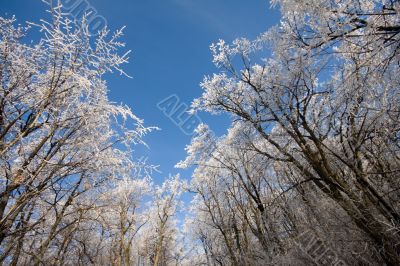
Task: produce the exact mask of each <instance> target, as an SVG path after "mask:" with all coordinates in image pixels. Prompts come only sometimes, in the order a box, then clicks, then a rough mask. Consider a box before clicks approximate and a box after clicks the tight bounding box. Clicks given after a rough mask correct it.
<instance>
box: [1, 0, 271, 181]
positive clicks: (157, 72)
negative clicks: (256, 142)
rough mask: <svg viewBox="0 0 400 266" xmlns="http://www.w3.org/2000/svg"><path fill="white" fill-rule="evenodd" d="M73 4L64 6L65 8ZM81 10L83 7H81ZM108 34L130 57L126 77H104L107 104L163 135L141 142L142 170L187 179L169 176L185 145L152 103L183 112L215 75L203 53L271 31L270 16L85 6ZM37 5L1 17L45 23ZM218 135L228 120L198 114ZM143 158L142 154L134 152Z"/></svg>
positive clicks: (226, 1)
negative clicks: (150, 167) (178, 106)
mask: <svg viewBox="0 0 400 266" xmlns="http://www.w3.org/2000/svg"><path fill="white" fill-rule="evenodd" d="M68 1H73V2H75V0H65V1H62V2H68ZM82 2H83V0H82ZM87 2H89V3H90V4H91V5H92V6H93V7H94V8H95V10H96V12H97V14H99V15H101V16H103V17H104V18H105V19H106V21H107V25H108V26H109V27H110V28H111V29H117V28H120V27H122V26H126V29H125V37H124V41H125V42H126V43H127V49H130V50H132V52H133V53H132V56H131V60H130V63H129V64H128V65H126V66H125V70H126V72H127V73H128V74H129V75H131V76H132V77H133V78H132V79H128V78H126V77H123V76H119V75H118V74H115V75H112V76H107V81H108V85H109V90H110V98H111V100H113V101H115V102H118V103H120V102H122V103H124V104H127V105H128V106H130V107H131V108H132V109H133V111H134V113H135V114H136V115H137V116H139V117H140V118H143V119H144V120H145V123H146V125H149V126H150V125H155V126H158V127H160V128H161V129H162V130H161V131H159V132H155V133H152V134H150V135H149V136H147V137H146V139H145V140H146V142H147V143H148V144H149V146H150V150H149V151H147V152H146V153H147V156H148V158H149V162H150V163H152V164H156V165H160V168H159V169H160V170H161V172H162V173H160V174H155V175H154V177H153V178H154V180H155V181H156V182H160V181H161V180H162V179H163V178H164V177H165V176H168V174H169V173H171V174H175V173H181V176H182V177H184V178H187V179H189V178H190V175H191V172H190V170H188V171H182V170H179V169H175V168H174V165H175V164H176V163H177V162H178V161H180V160H182V159H184V158H185V151H184V148H185V146H186V145H187V144H188V143H189V142H190V139H191V137H190V136H187V135H185V134H184V133H182V131H181V130H180V129H179V127H177V126H176V125H175V124H174V123H173V122H171V120H170V119H169V118H168V117H166V116H165V115H164V114H163V113H162V112H161V111H160V110H159V109H158V108H157V103H158V102H160V101H161V100H163V99H164V98H166V97H168V96H169V95H171V94H176V95H177V96H178V97H179V98H180V100H181V102H183V103H186V104H188V105H190V103H191V101H192V100H193V99H194V98H196V97H198V96H200V95H201V89H200V87H199V83H200V82H201V80H202V79H203V76H204V75H209V74H212V73H214V72H215V71H217V69H216V68H215V67H214V65H213V64H212V58H211V53H210V51H209V46H210V44H211V43H213V42H215V41H217V40H218V39H225V40H226V41H228V42H230V41H232V40H233V39H235V38H237V37H248V38H254V37H256V36H257V35H258V34H259V33H261V32H263V31H265V30H266V29H267V28H269V27H271V26H273V25H275V24H277V23H278V19H279V14H278V11H277V10H274V9H270V7H269V1H267V0H252V1H244V0H141V1H139V0H113V1H109V0H89V1H87ZM46 8H47V6H46V4H44V3H42V2H41V0H0V15H1V16H11V15H16V17H17V19H18V22H19V23H21V24H23V23H24V22H25V21H34V22H38V21H39V19H40V18H43V17H45V16H47V14H46V12H45V9H46ZM200 118H201V119H202V121H203V122H205V123H208V124H210V125H211V127H212V129H214V130H215V131H216V133H217V134H224V133H225V130H226V128H227V127H228V125H229V119H228V118H227V117H216V116H209V115H206V114H200ZM140 152H143V151H140Z"/></svg>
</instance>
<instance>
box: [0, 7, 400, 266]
mask: <svg viewBox="0 0 400 266" xmlns="http://www.w3.org/2000/svg"><path fill="white" fill-rule="evenodd" d="M49 1H51V0H47V1H45V2H49ZM64 2H65V3H68V2H71V1H61V0H58V1H55V0H54V1H52V3H51V5H47V6H46V8H44V9H43V10H42V12H41V13H42V14H41V17H42V18H43V19H40V20H37V21H29V22H25V21H26V19H25V18H19V17H16V16H13V14H9V13H8V14H5V12H1V14H0V83H1V84H0V86H1V87H0V165H1V166H0V262H1V265H124V266H128V265H138V266H141V265H143V266H144V265H146V266H147V265H152V266H169V265H171V266H172V265H176V266H178V265H183V266H184V265H188V266H200V265H208V266H228V265H233V266H242V265H243V266H253V265H254V266H256V265H260V266H264V265H293V266H297V265H299V266H302V265H304V266H307V265H318V266H322V265H332V266H333V265H335V266H344V265H348V266H351V265H360V266H363V265H387V266H396V265H400V72H399V70H400V2H399V1H398V0H363V1H356V0H271V1H270V2H268V3H265V4H266V9H268V8H270V9H274V10H275V11H276V12H278V13H279V21H278V23H276V25H275V26H272V27H269V28H267V29H265V31H263V32H259V33H258V37H256V38H253V39H249V38H244V37H241V36H236V39H235V40H234V41H233V42H231V41H229V42H228V41H224V40H223V39H220V40H218V39H217V40H215V42H214V43H212V44H211V43H210V44H209V45H210V46H209V47H205V48H206V49H209V50H211V56H210V58H211V60H212V63H213V64H214V74H211V75H205V74H204V72H202V70H201V69H195V71H196V72H198V74H200V75H203V76H204V79H203V80H197V81H196V82H197V84H200V85H199V86H198V88H197V90H198V95H200V96H199V97H197V98H194V99H192V103H191V105H190V106H189V108H188V115H196V114H203V113H205V114H209V115H210V116H211V117H215V118H216V117H220V116H224V117H227V119H228V120H229V126H228V127H226V128H224V132H225V133H224V134H216V133H215V132H214V129H213V127H212V126H211V125H209V124H207V123H198V124H196V125H195V126H196V127H195V129H194V135H193V136H192V137H191V141H190V142H188V143H186V148H185V153H186V158H184V157H183V158H181V160H180V161H179V160H178V161H176V165H175V167H176V169H186V170H189V171H190V173H191V175H190V176H182V175H180V174H178V172H176V173H162V174H163V175H164V176H165V178H164V180H162V182H159V181H156V180H154V179H153V175H154V173H156V172H157V171H158V169H157V168H158V166H157V165H156V164H153V163H152V160H151V154H152V152H153V150H152V147H151V145H148V144H147V142H146V140H145V139H146V137H147V136H148V135H151V134H155V132H157V134H158V136H160V138H162V135H163V131H162V128H161V130H160V129H159V128H158V125H157V124H156V125H149V124H148V123H146V122H145V121H146V117H141V116H140V115H137V113H136V112H134V111H132V110H134V109H135V107H134V106H128V105H126V104H125V103H116V102H114V101H112V100H110V98H109V93H110V92H112V91H113V90H114V88H113V87H112V86H109V85H108V84H109V83H108V79H109V77H110V76H113V75H118V76H120V75H122V76H123V77H122V79H130V78H131V76H133V77H132V78H133V79H135V75H136V73H130V72H129V71H127V70H126V65H127V64H128V60H129V57H130V48H131V47H130V44H129V43H125V42H124V34H125V30H126V29H124V28H121V29H119V30H116V31H112V30H110V29H109V28H108V27H104V28H101V29H99V30H98V32H97V34H93V33H92V32H90V30H89V27H90V25H89V23H90V16H91V14H90V12H88V13H86V14H83V15H82V18H81V19H79V20H78V19H74V18H72V17H71V15H70V14H68V13H67V12H64V11H65V9H64V7H63V5H64V4H65V3H64ZM265 2H267V1H265ZM91 3H92V4H93V5H95V4H96V2H95V1H91ZM4 4H5V1H3V0H1V1H0V5H4ZM225 5H229V2H225ZM246 5H252V3H251V1H249V2H248V3H246ZM42 6H44V5H42ZM46 9H47V12H46ZM265 12H267V10H266V11H265ZM266 16H267V14H266ZM122 23H123V22H122ZM143 30H145V29H143ZM33 33H34V35H32V34H33ZM142 41H143V42H146V40H142ZM162 41H163V40H160V42H162ZM145 44H146V43H145ZM187 45H189V46H190V45H191V44H190V43H188V44H187ZM149 49H150V48H149ZM133 53H135V50H133ZM132 64H133V65H135V57H133V58H132ZM187 67H188V68H190V67H191V66H190V65H188V66H187ZM139 69H140V68H139ZM152 79H157V75H155V76H153V77H152ZM135 95H136V96H135V97H138V98H140V97H141V90H140V88H137V90H135ZM161 105H162V106H163V108H165V109H168V108H172V107H173V106H172V105H173V102H171V101H170V100H168V99H167V100H166V101H164V102H163V103H162V104H161ZM138 147H142V148H143V149H148V150H149V154H150V156H149V158H148V159H143V157H141V156H140V154H139V153H137V152H136V151H137V149H138ZM182 150H183V149H182ZM171 152H173V151H171ZM177 171H178V170H177ZM168 176H169V177H168ZM188 197H189V198H190V200H187V198H188Z"/></svg>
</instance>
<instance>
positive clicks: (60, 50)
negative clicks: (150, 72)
mask: <svg viewBox="0 0 400 266" xmlns="http://www.w3.org/2000/svg"><path fill="white" fill-rule="evenodd" d="M50 15H51V19H50V20H49V21H45V20H43V21H42V22H41V23H40V24H34V23H29V25H28V26H27V27H22V26H16V25H15V24H16V19H15V18H10V19H7V18H0V83H1V88H0V164H1V168H0V171H1V174H0V179H1V180H0V182H1V184H0V186H1V187H0V188H1V190H0V246H1V248H0V260H1V261H2V262H3V263H9V264H11V265H17V264H25V265H39V264H46V265H54V264H65V263H67V264H68V263H70V264H76V263H80V264H83V263H87V262H91V263H94V262H95V261H94V255H93V254H94V253H96V252H95V251H94V250H91V248H92V249H93V248H94V247H90V246H89V243H90V242H95V241H94V240H95V239H92V240H90V239H89V240H87V239H86V240H87V241H86V240H85V234H86V237H88V236H91V235H92V236H95V235H96V234H97V233H98V231H97V230H99V228H98V227H93V226H92V224H90V223H89V222H88V220H90V219H93V218H94V217H95V215H94V212H96V211H99V208H100V209H102V210H103V211H104V208H103V207H102V206H99V205H97V202H96V200H97V201H98V198H99V193H100V192H105V193H111V194H112V193H117V192H115V191H113V190H112V189H111V190H107V191H104V187H103V186H105V185H107V186H110V182H111V183H112V182H114V181H115V182H116V183H115V184H114V185H113V186H114V187H115V189H117V191H119V192H118V195H119V197H114V199H115V200H119V201H118V202H113V203H111V202H108V204H109V205H108V206H112V207H113V208H112V210H110V211H108V210H107V214H108V215H111V213H112V212H118V213H119V214H120V219H119V221H120V225H115V224H108V226H109V227H117V228H118V230H119V234H120V235H119V238H118V241H119V242H118V244H115V245H116V246H118V249H119V255H118V256H119V258H120V257H124V259H125V260H127V259H128V257H129V256H128V253H129V247H128V245H129V243H130V241H131V238H132V232H131V231H132V230H133V231H134V230H137V228H134V229H132V227H133V226H134V225H133V224H134V223H136V222H137V221H136V220H135V218H133V213H134V210H135V207H136V206H137V205H135V204H136V202H137V198H140V197H141V196H142V195H143V193H144V192H145V191H146V189H144V188H143V190H141V188H142V187H139V186H137V188H136V189H138V190H141V191H126V190H124V189H123V186H124V185H123V184H121V182H122V181H118V182H117V180H120V179H123V180H126V182H132V184H131V185H132V186H133V185H135V186H136V185H138V184H141V182H144V181H141V180H138V181H137V180H134V179H135V178H140V177H139V176H137V175H135V173H137V170H138V169H139V168H142V167H143V165H142V164H141V163H140V162H139V163H138V162H136V160H135V159H134V157H133V152H132V148H133V146H134V145H136V144H143V141H142V137H143V136H144V135H145V134H146V133H148V132H149V131H151V130H152V128H147V127H145V126H144V125H143V121H142V120H140V119H139V118H137V117H136V116H135V115H134V114H133V113H132V111H131V110H130V109H129V108H128V107H127V106H123V105H116V104H114V103H112V102H110V101H109V99H108V97H107V86H106V82H105V80H104V79H103V75H104V74H105V73H107V72H114V71H117V72H119V73H121V74H125V73H124V71H123V70H122V68H121V67H122V65H123V64H124V63H126V62H127V60H128V54H129V52H127V53H120V50H121V48H123V47H124V43H122V42H120V41H119V38H120V37H121V36H122V34H123V32H122V30H118V31H117V32H115V33H114V34H110V32H109V30H108V29H103V30H102V31H101V32H100V33H99V35H98V37H96V38H92V37H91V36H90V34H89V32H88V27H87V23H86V20H85V19H83V20H82V22H81V23H78V22H73V21H72V20H70V19H69V18H68V17H67V16H65V15H64V14H63V13H62V11H61V6H58V7H54V8H53V9H51V10H50ZM31 28H33V29H37V30H39V34H40V36H41V38H39V40H37V41H35V42H26V38H28V37H29V31H30V30H32V29H31ZM129 189H135V188H129ZM128 205H129V206H128ZM135 226H136V224H135ZM111 231H112V230H111ZM128 231H129V232H128ZM93 252H94V253H93ZM92 253H93V254H92ZM60 260H61V261H60ZM68 261H69V262H68Z"/></svg>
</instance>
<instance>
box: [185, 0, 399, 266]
mask: <svg viewBox="0 0 400 266" xmlns="http://www.w3.org/2000/svg"><path fill="white" fill-rule="evenodd" d="M272 3H273V4H274V5H278V6H279V7H280V9H281V13H282V19H281V23H280V25H279V26H277V27H274V28H272V29H271V30H269V31H267V32H266V33H263V34H261V35H260V36H259V37H258V38H257V39H256V40H254V41H250V40H247V39H238V40H236V41H234V42H233V44H226V43H225V42H224V41H222V40H221V41H219V42H218V43H217V44H214V45H212V46H211V50H212V52H213V54H214V62H215V64H216V66H217V67H219V68H220V69H221V72H220V73H218V74H214V75H213V76H211V77H206V78H205V79H204V81H203V82H202V84H201V86H202V88H203V89H204V93H203V95H202V96H201V97H200V98H199V99H197V100H195V101H194V102H193V109H194V110H195V111H196V110H205V111H208V112H211V113H221V112H223V113H228V114H231V115H232V118H233V120H234V122H233V124H232V128H231V129H230V131H229V133H228V134H227V136H225V137H224V138H223V139H222V140H218V141H217V144H216V145H212V144H211V145H210V143H212V142H210V141H208V140H207V139H208V138H209V136H210V134H208V133H205V134H202V135H200V136H199V137H197V138H194V140H193V142H192V144H191V145H190V146H189V147H188V149H187V151H188V155H189V156H188V158H187V159H186V160H185V161H184V162H183V163H182V164H180V166H188V165H198V167H197V170H196V172H195V174H194V182H195V183H194V186H195V188H197V184H199V185H200V188H201V189H202V190H204V189H206V192H207V193H206V196H203V195H202V194H203V192H202V191H201V190H199V189H198V190H197V191H196V192H197V193H198V194H199V195H200V196H199V195H198V196H196V198H197V197H203V200H197V199H196V200H195V202H194V204H195V208H196V209H198V210H204V208H205V207H206V208H207V206H203V205H204V204H205V203H206V202H208V203H209V202H212V204H213V205H210V207H211V208H210V207H208V209H209V210H207V216H208V218H207V220H206V221H204V222H205V223H207V222H210V219H211V221H212V222H213V223H214V224H215V222H214V221H213V220H212V219H216V218H215V217H217V218H218V216H219V221H217V223H218V225H219V226H221V227H222V228H223V229H224V230H225V229H226V228H228V230H230V229H231V228H232V230H235V229H234V226H237V225H240V224H241V221H240V222H239V221H235V222H234V226H233V225H226V223H228V222H229V221H230V220H232V219H233V218H228V217H230V216H229V215H226V214H225V213H224V212H222V211H221V213H216V214H214V213H215V212H219V210H218V208H216V207H218V206H219V205H221V206H223V207H224V208H231V205H232V204H231V203H230V201H233V202H234V203H235V204H234V208H231V209H230V210H229V211H228V210H226V212H228V213H229V214H231V215H232V216H234V217H236V216H240V215H239V214H240V206H241V205H242V202H241V201H243V199H244V196H243V195H245V196H246V197H247V198H248V199H247V201H248V203H252V204H254V205H255V206H257V205H258V210H259V212H261V213H262V212H265V213H268V212H269V211H270V210H274V211H273V213H274V215H270V214H269V215H267V217H268V218H267V221H265V216H264V218H261V219H258V218H257V216H255V215H251V216H250V215H249V216H247V215H245V218H248V219H250V223H248V224H249V226H250V225H251V223H257V220H259V221H262V222H267V225H268V223H270V225H269V226H267V227H266V228H265V231H261V236H263V237H264V238H266V243H267V245H266V246H267V247H273V246H274V245H277V247H276V248H273V252H272V253H268V252H267V253H266V254H267V255H271V256H272V257H270V258H268V257H267V258H268V259H267V260H265V259H262V260H264V262H263V263H264V264H263V265H265V263H266V262H267V263H268V262H270V263H273V261H274V256H275V257H277V256H280V257H281V255H282V254H283V255H285V254H286V255H288V256H289V255H290V254H292V253H291V252H290V246H288V245H287V243H289V244H290V242H292V243H293V242H294V239H295V237H296V236H297V235H298V233H299V232H301V230H304V229H310V230H311V229H315V230H314V231H315V232H314V233H315V234H316V235H318V236H319V237H320V238H322V239H325V240H330V242H331V243H330V246H331V247H332V246H333V247H332V248H333V249H335V248H336V247H337V248H339V250H338V251H337V252H336V254H340V256H341V259H343V260H345V261H346V262H347V263H348V264H357V263H358V264H362V263H364V262H363V260H362V258H366V259H368V260H370V261H371V262H372V263H374V264H382V263H386V264H387V265H398V264H399V263H400V261H399V257H400V256H399V255H400V253H399V249H398V245H399V243H400V235H399V228H400V224H399V222H400V219H399V218H400V216H399V215H400V210H399V208H400V205H399V193H398V187H399V185H400V184H399V181H398V171H399V166H400V160H399V158H400V157H399V152H400V150H399V147H400V146H399V114H400V112H399V107H400V106H399V103H400V98H399V96H400V94H399V89H398V88H399V81H400V80H399V77H398V75H397V73H398V71H399V43H400V42H399V34H400V21H399V17H400V16H399V11H400V4H399V2H398V1H372V0H371V1H362V2H360V1H352V0H346V1H333V0H318V1H292V0H287V1H272ZM266 48H268V49H270V51H271V54H270V55H269V56H265V53H264V50H265V49H266ZM238 127H239V128H238ZM203 131H204V126H202V127H200V128H199V132H203ZM234 131H237V133H235V134H234V135H232V132H234ZM223 143H227V144H225V145H224V144H223ZM220 145H224V146H222V148H219V146H220ZM248 156H249V157H248ZM247 157H248V158H247ZM260 170H261V171H260ZM252 172H254V173H256V174H253V173H252ZM243 173H244V174H243ZM199 176H200V177H201V182H196V179H198V178H199ZM258 180H265V181H266V182H263V183H257V182H259V181H258ZM209 184H210V185H209ZM257 184H260V188H257V186H254V185H257ZM221 185H222V187H221ZM263 190H266V193H264V195H263V197H260V196H258V195H257V194H260V195H262V194H261V193H260V192H262V191H263ZM226 193H229V194H228V195H224V194H226ZM242 193H243V194H242ZM290 193H293V194H290ZM275 197H276V200H274V199H273V198H275ZM258 198H260V199H262V200H259V199H258ZM292 200H294V202H291V201H292ZM217 201H218V202H220V203H218V202H217ZM199 202H200V203H199ZM317 202H318V204H317ZM202 204H203V205H202ZM282 204H284V205H283V206H282ZM288 204H289V205H288ZM290 205H291V206H290ZM296 206H303V207H301V208H304V209H303V211H302V212H300V213H299V212H297V211H296V210H295V209H294V208H296ZM321 206H323V208H321ZM276 208H277V209H279V211H275V209H276ZM249 209H250V208H248V207H246V209H245V210H246V211H247V210H249ZM262 210H264V211H262ZM198 215H199V214H198ZM302 215H306V216H307V217H308V218H307V219H305V218H304V217H303V218H304V219H302V218H301V216H302ZM213 216H215V217H214V218H213ZM222 217H223V218H222ZM249 217H250V218H249ZM235 219H236V218H235ZM282 219H283V220H284V221H285V222H284V223H283V224H281V225H284V226H285V227H286V228H285V230H283V231H282V228H281V226H280V225H276V223H281V222H282V221H283V220H282ZM263 220H264V221H263ZM316 224H319V226H318V227H317V226H316ZM214 226H215V225H214ZM263 226H264V225H263ZM296 228H297V229H296ZM210 230H211V228H210ZM220 231H221V235H224V234H226V233H223V232H222V230H220ZM225 231H226V230H225ZM255 232H256V231H255ZM276 232H277V233H276ZM269 235H272V236H274V235H275V238H276V240H274V238H272V239H269V238H268V236H269ZM229 236H230V237H231V238H232V240H229V238H226V240H224V241H225V246H226V249H227V250H226V251H222V255H226V256H228V255H229V256H231V258H232V261H231V262H230V263H234V264H236V263H237V264H243V262H241V261H240V260H243V259H244V258H245V257H246V256H247V255H242V254H235V251H234V250H233V248H232V247H234V245H235V244H237V242H238V241H236V243H235V244H230V243H229V242H231V243H233V239H234V237H233V236H238V234H235V233H230V235H229ZM290 239H293V240H290ZM287 241H289V242H287ZM259 242H260V244H262V241H259ZM280 243H281V244H282V243H286V244H285V245H284V246H283V249H282V248H280V247H281V246H282V245H280ZM359 243H363V245H359ZM218 245H219V244H218ZM229 246H231V247H229ZM341 247H348V248H347V249H346V250H345V251H344V250H343V249H342V248H341ZM218 248H220V247H218ZM294 248H295V246H294V245H292V249H294ZM230 249H232V251H231V250H230ZM237 251H238V252H239V251H240V252H243V251H245V249H244V248H242V247H240V248H239V247H238V248H237ZM294 257H295V256H294ZM317 259H326V258H323V257H318V258H317ZM317 259H316V260H317ZM298 262H299V261H297V263H298ZM286 263H287V262H286ZM292 263H294V264H296V262H293V261H292ZM284 264H285V263H284ZM306 264H308V263H307V262H306Z"/></svg>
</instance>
